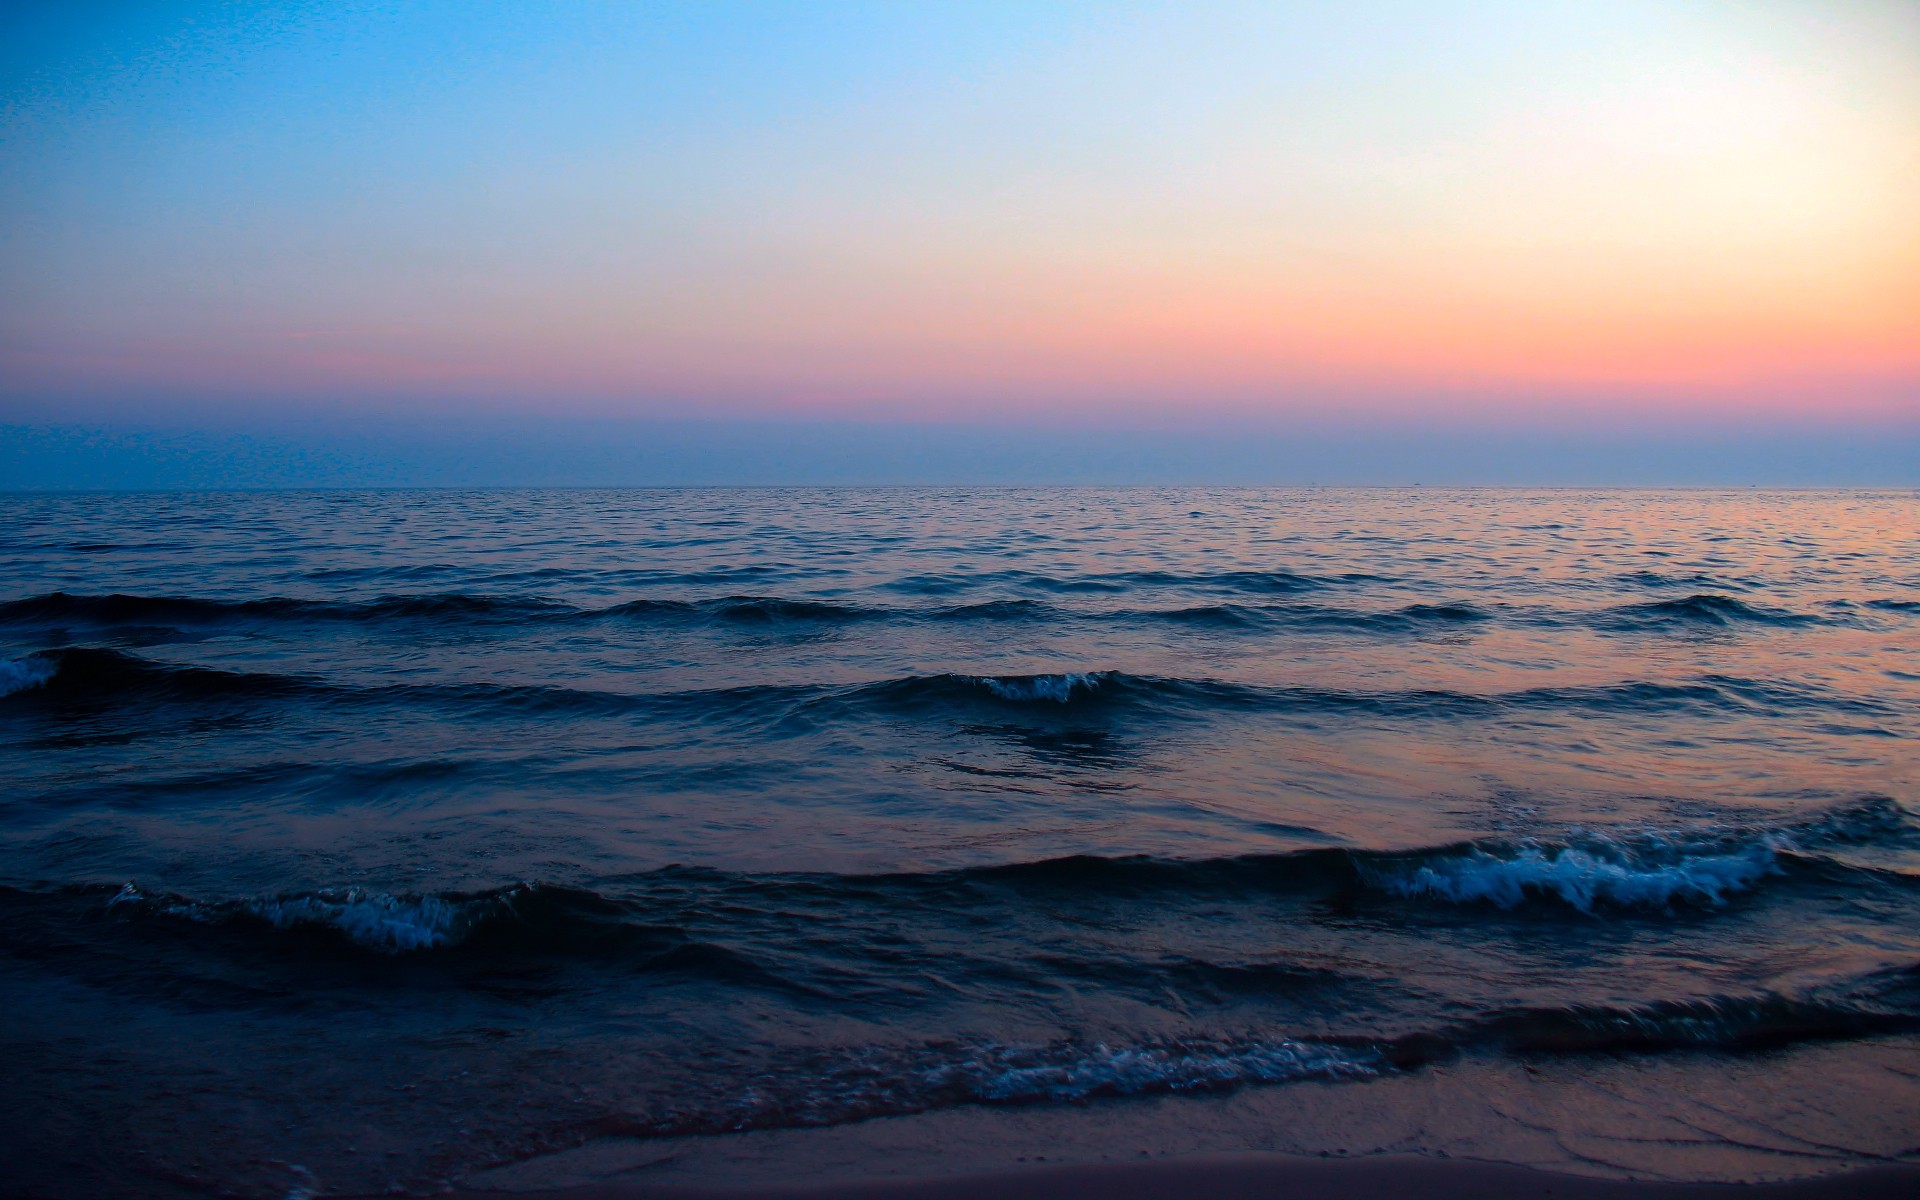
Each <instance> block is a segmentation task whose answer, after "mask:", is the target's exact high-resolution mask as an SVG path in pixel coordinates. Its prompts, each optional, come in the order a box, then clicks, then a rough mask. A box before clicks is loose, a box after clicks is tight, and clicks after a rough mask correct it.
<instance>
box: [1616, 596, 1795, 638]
mask: <svg viewBox="0 0 1920 1200" xmlns="http://www.w3.org/2000/svg"><path fill="white" fill-rule="evenodd" d="M1821 622H1822V618H1820V617H1816V616H1811V615H1809V614H1806V613H1796V612H1790V611H1788V610H1786V609H1781V608H1771V607H1768V606H1766V605H1760V604H1748V603H1747V602H1745V601H1743V600H1736V599H1734V598H1733V597H1732V596H1726V595H1721V594H1720V593H1718V592H1696V593H1694V594H1693V595H1691V596H1687V597H1684V598H1682V599H1678V600H1653V601H1648V602H1646V603H1642V604H1628V605H1624V606H1622V607H1619V608H1612V609H1607V610H1605V611H1603V612H1601V613H1599V614H1597V615H1596V616H1595V617H1594V619H1593V623H1594V624H1595V625H1597V626H1599V627H1600V628H1603V629H1702V628H1710V629H1725V628H1729V627H1732V626H1736V625H1769V626H1776V627H1791V626H1797V625H1815V624H1820V623H1821Z"/></svg>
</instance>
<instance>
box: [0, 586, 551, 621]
mask: <svg viewBox="0 0 1920 1200" xmlns="http://www.w3.org/2000/svg"><path fill="white" fill-rule="evenodd" d="M573 611H575V610H573V609H571V608H569V607H568V606H567V605H564V604H559V603H556V602H553V601H547V600H540V599H536V598H532V597H516V596H475V595H468V594H466V593H463V592H443V593H428V594H424V595H411V596H383V597H381V598H380V599H378V600H369V601H362V602H357V603H356V602H349V601H329V600H296V599H291V598H288V597H284V596H274V597H268V598H266V599H260V600H203V599H195V598H192V597H183V596H132V595H125V594H122V593H117V592H116V593H112V594H109V595H104V596H87V595H71V594H69V593H66V592H49V593H47V594H46V595H43V596H32V597H29V598H27V599H23V600H13V601H9V602H7V603H5V604H0V624H9V625H25V624H36V625H39V624H50V623H60V622H78V623H84V624H89V625H103V626H114V625H128V624H135V625H146V624H153V623H172V624H185V625H218V624H224V623H230V622H235V621H248V620H252V621H374V620H381V619H393V618H457V619H462V620H469V621H488V620H492V621H524V620H529V619H539V618H542V617H553V616H556V615H564V614H567V613H571V612H573Z"/></svg>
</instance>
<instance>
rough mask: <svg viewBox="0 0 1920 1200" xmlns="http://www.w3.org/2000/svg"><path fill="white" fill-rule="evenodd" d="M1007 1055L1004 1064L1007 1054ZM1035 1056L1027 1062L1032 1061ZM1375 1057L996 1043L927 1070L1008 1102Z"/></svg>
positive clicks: (1352, 1063) (1275, 1079)
mask: <svg viewBox="0 0 1920 1200" xmlns="http://www.w3.org/2000/svg"><path fill="white" fill-rule="evenodd" d="M1009 1059H1011V1060H1013V1061H1012V1063H1009V1062H1008V1060H1009ZM1036 1059H1037V1060H1038V1061H1032V1060H1036ZM1379 1070H1380V1066H1379V1060H1378V1056H1377V1055H1375V1054H1373V1053H1371V1052H1355V1051H1351V1050H1343V1049H1340V1048H1337V1047H1332V1046H1317V1045H1313V1044H1310V1043H1306V1042H1293V1041H1277V1042H1252V1043H1246V1044H1240V1045H1221V1044H1200V1045H1180V1044H1173V1045H1167V1046H1108V1045H1106V1044H1104V1043H1100V1044H1095V1045H1093V1046H1051V1047H1044V1048H1039V1049H1020V1048H1006V1047H995V1048H991V1049H989V1050H987V1051H986V1052H984V1053H983V1054H982V1055H981V1057H980V1058H978V1059H975V1060H972V1061H969V1062H967V1063H963V1064H959V1065H956V1066H950V1067H946V1068H943V1069H941V1070H939V1071H936V1072H933V1073H932V1076H933V1079H934V1081H935V1082H937V1083H955V1082H957V1083H959V1084H960V1085H961V1086H962V1088H963V1090H964V1091H966V1092H967V1093H968V1094H970V1095H971V1096H972V1098H973V1099H976V1100H979V1101H981V1102H983V1103H999V1104H1011V1103H1021V1102H1030V1101H1041V1100H1052V1101H1074V1100H1088V1099H1092V1098H1094V1097H1098V1096H1137V1095H1146V1094H1152V1093H1159V1092H1184V1091H1202V1090H1213V1089H1218V1088H1229V1087H1239V1086H1244V1085H1247V1084H1255V1083H1285V1082H1288V1081H1291V1080H1298V1079H1327V1078H1354V1077H1361V1076H1368V1075H1375V1074H1378V1073H1379Z"/></svg>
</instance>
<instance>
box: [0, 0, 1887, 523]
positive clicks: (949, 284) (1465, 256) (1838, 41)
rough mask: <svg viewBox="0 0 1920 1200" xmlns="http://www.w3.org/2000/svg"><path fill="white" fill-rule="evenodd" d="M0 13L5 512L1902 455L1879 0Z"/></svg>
mask: <svg viewBox="0 0 1920 1200" xmlns="http://www.w3.org/2000/svg"><path fill="white" fill-rule="evenodd" d="M0 22H4V24H0V131H3V132H4V136H3V137H0V275H3V276H4V278H5V279H6V280H7V286H6V288H5V289H4V291H3V292H0V425H5V426H6V427H7V431H8V432H7V434H6V437H5V439H4V440H0V464H6V463H12V464H14V465H13V466H12V467H11V468H10V470H11V471H12V472H14V473H15V480H14V481H15V482H16V485H18V486H59V485H60V483H61V481H62V480H65V481H67V482H68V483H69V484H70V485H71V486H99V485H101V484H103V483H105V484H112V483H114V482H115V481H116V480H117V481H119V482H121V483H125V484H127V485H129V486H131V485H134V484H135V483H136V482H138V481H139V480H147V481H148V483H149V484H151V483H153V481H155V480H161V479H171V478H175V477H178V478H185V477H187V476H192V477H193V478H195V479H200V478H202V477H204V476H207V475H208V473H209V472H211V475H212V477H214V478H217V477H218V475H219V467H218V463H219V462H220V461H221V455H222V454H223V453H225V454H227V455H229V456H230V458H231V463H232V466H231V471H232V481H233V482H234V483H235V484H236V485H239V484H240V483H242V482H243V481H244V480H246V479H249V478H253V476H249V475H248V474H247V473H248V472H249V471H254V472H255V474H256V475H257V474H258V472H259V470H262V469H264V468H261V467H260V464H261V463H263V462H266V461H268V460H272V461H276V462H279V461H283V460H284V463H291V464H297V463H300V462H307V463H309V464H313V465H310V466H309V467H308V468H299V467H297V465H296V466H289V465H283V466H280V467H275V468H273V470H272V471H271V472H269V474H274V477H275V478H283V479H286V480H290V481H294V482H298V481H299V480H300V479H301V478H305V476H302V475H301V474H300V471H301V470H302V469H306V470H309V471H310V473H312V476H313V478H315V479H318V478H319V477H320V476H327V477H329V478H336V477H339V478H344V476H340V474H339V472H340V471H341V470H345V468H343V467H339V466H338V464H339V463H341V462H347V461H352V462H358V463H361V464H362V468H356V469H358V470H361V471H362V477H364V478H374V477H376V476H377V477H380V478H387V477H394V478H396V479H398V480H400V481H405V480H408V479H417V480H420V481H427V480H428V479H429V477H431V478H435V479H441V478H451V477H452V476H454V475H458V476H461V477H462V478H461V481H462V482H476V481H484V479H485V478H493V479H497V480H499V481H501V482H507V481H511V480H513V479H520V478H527V477H531V476H539V477H540V481H542V482H559V481H565V480H567V479H577V480H579V481H582V482H588V481H591V482H621V481H623V480H609V479H607V478H605V476H606V475H607V474H608V472H609V471H612V472H613V473H615V474H618V473H619V469H620V468H619V466H618V464H617V463H616V464H612V465H609V464H608V463H607V462H605V461H603V460H604V457H605V456H604V454H602V453H601V451H602V448H604V447H606V446H609V445H625V446H630V447H646V446H653V447H656V448H657V447H662V446H668V445H677V446H680V447H682V449H681V451H679V452H677V453H676V454H672V455H667V456H665V457H664V458H663V457H662V455H661V454H659V453H653V454H651V456H649V453H647V452H643V451H642V450H639V449H636V450H634V451H632V452H631V453H630V454H628V456H627V457H626V458H625V459H622V460H619V461H620V462H624V463H627V464H629V465H628V468H627V469H630V470H631V471H633V472H637V473H640V474H651V475H653V476H658V477H662V478H664V477H665V476H666V475H674V474H675V473H676V472H677V473H678V474H679V475H687V474H688V473H689V471H690V470H691V468H689V467H688V466H687V464H689V463H693V462H701V463H706V464H708V465H707V466H705V467H703V468H702V469H701V470H702V471H703V472H705V475H703V477H702V479H701V480H700V481H703V482H723V481H725V480H724V476H725V475H726V472H727V471H728V470H729V469H733V470H736V471H737V472H739V473H741V474H743V475H746V474H755V473H756V472H757V473H758V475H760V476H765V475H769V474H772V475H781V476H783V477H786V476H791V477H795V478H809V477H820V478H828V477H832V478H842V477H847V476H848V475H849V473H851V475H853V476H862V475H864V476H869V477H874V478H880V477H886V478H889V479H892V478H893V477H895V476H901V475H905V476H908V477H911V476H912V474H913V471H914V470H916V469H917V470H921V471H923V472H924V473H925V474H926V476H927V478H928V479H929V480H930V481H931V480H932V479H933V478H934V477H935V476H938V477H939V478H940V479H941V480H942V481H946V480H948V479H949V477H952V476H954V475H955V474H956V472H957V473H958V474H959V475H961V476H964V475H966V474H967V473H968V472H972V473H974V474H976V475H978V476H980V477H981V478H989V477H991V478H996V479H998V478H1006V477H1010V476H1015V475H1019V476H1030V475H1040V476H1052V475H1061V476H1064V475H1068V474H1075V473H1076V472H1077V473H1078V474H1076V475H1075V477H1076V478H1078V477H1092V476H1099V477H1101V478H1103V479H1112V478H1117V477H1122V476H1127V475H1128V474H1129V473H1131V474H1134V475H1139V476H1141V477H1143V478H1145V477H1149V476H1152V477H1155V478H1160V477H1169V478H1170V477H1174V476H1180V477H1186V476H1187V475H1190V474H1193V473H1195V472H1198V473H1199V474H1201V475H1205V474H1206V471H1207V470H1208V469H1209V468H1208V464H1209V463H1212V464H1214V468H1213V469H1215V470H1217V472H1218V473H1220V474H1221V475H1223V476H1224V475H1229V474H1236V475H1245V474H1249V473H1250V474H1253V475H1262V474H1264V475H1265V476H1270V477H1272V479H1273V480H1276V481H1284V480H1286V479H1291V478H1293V477H1294V476H1295V475H1296V474H1298V472H1299V470H1301V469H1305V465H1311V462H1312V461H1315V460H1318V461H1326V462H1330V463H1331V462H1336V461H1337V462H1339V463H1342V464H1345V465H1344V466H1343V467H1342V470H1343V471H1344V472H1345V473H1347V474H1350V475H1353V476H1355V477H1360V478H1364V477H1368V476H1369V472H1372V473H1375V474H1379V475H1382V476H1386V475H1394V476H1396V477H1398V476H1399V475H1404V474H1406V473H1407V472H1409V471H1416V472H1420V473H1425V474H1430V475H1434V476H1436V477H1441V476H1444V475H1446V474H1447V472H1448V471H1453V472H1455V473H1456V474H1457V473H1461V472H1464V473H1466V474H1469V475H1477V476H1484V477H1486V478H1488V479H1490V480H1491V479H1494V478H1496V477H1498V478H1500V479H1509V477H1510V476H1511V474H1512V473H1513V470H1514V465H1513V463H1512V462H1510V461H1507V460H1505V459H1503V457H1502V452H1501V450H1500V447H1503V446H1504V447H1512V446H1514V445H1519V444H1523V443H1524V444H1526V445H1528V446H1532V447H1534V450H1533V451H1531V452H1529V454H1528V455H1527V456H1526V457H1527V458H1528V459H1529V460H1530V461H1531V462H1532V463H1533V464H1534V466H1533V467H1532V468H1531V469H1533V470H1534V471H1535V473H1537V474H1542V475H1546V476H1550V477H1551V478H1549V479H1543V480H1537V481H1542V482H1550V481H1552V479H1566V480H1568V481H1579V482H1598V481H1604V480H1603V479H1602V478H1601V477H1605V478H1606V479H1615V480H1619V481H1626V480H1628V479H1629V478H1638V477H1639V476H1640V475H1643V474H1645V473H1646V472H1647V470H1649V469H1650V468H1649V464H1655V463H1658V464H1660V465H1659V467H1658V471H1659V472H1662V473H1664V474H1665V475H1670V476H1672V477H1673V478H1674V480H1675V481H1684V480H1687V479H1698V480H1701V481H1705V480H1708V479H1717V478H1720V477H1721V476H1722V475H1725V474H1728V473H1729V472H1731V474H1732V475H1734V476H1738V475H1740V474H1742V473H1746V474H1760V475H1768V474H1769V473H1771V475H1772V476H1777V477H1780V478H1781V479H1782V480H1783V481H1784V480H1785V478H1786V477H1787V476H1793V477H1794V478H1796V479H1811V478H1812V477H1814V476H1818V477H1819V478H1820V480H1821V481H1829V482H1845V481H1847V480H1850V479H1858V480H1859V481H1861V482H1869V481H1872V482H1884V481H1886V478H1887V477H1888V476H1889V473H1891V475H1893V476H1899V475H1900V474H1901V469H1900V467H1899V465H1898V462H1899V460H1898V459H1897V457H1896V458H1895V460H1894V461H1893V462H1892V464H1891V465H1890V464H1889V451H1888V448H1889V447H1895V446H1905V445H1909V444H1911V441H1910V439H1911V437H1912V436H1913V433H1914V431H1915V429H1916V428H1917V427H1920V222H1915V221H1914V220H1912V213H1913V212H1915V211H1920V170H1916V168H1915V165H1914V164H1915V163H1916V162H1920V6H1914V5H1912V4H1908V3H1903V2H1895V0H1886V2H1876V0H1821V2H1819V3H1814V2H1812V0H1804V2H1802V0H1774V2H1771V3H1732V2H1730V0H1723V2H1716V0H1700V2H1695V3H1686V4H1681V3H1662V2H1655V0H1615V2H1612V3H1605V4H1602V3H1545V2H1538V0H1535V2H1528V3H1520V2H1518V0H1486V2H1483V3H1464V2H1456V3H1438V2H1426V3H1416V2H1412V0H1399V2H1389V0H1372V2H1365V3H1346V4H1334V3H1297V4H1233V3H1212V4H1206V3H1193V4H1149V3H1114V4H1101V5H1094V4H1041V3H1026V4H968V5H899V4H867V5H862V4H805V5H803V4H649V5H616V4H585V3H580V4H537V3H517V4H495V5H487V4H473V3H467V4H451V3H439V2H423V3H404V4H345V3H334V4H283V5H273V6H256V5H238V4H165V3H148V4H122V5H102V4H92V5H90V4H84V3H83V4H61V5H35V4H26V5H14V6H9V8H8V9H7V11H6V14H5V15H4V16H0ZM529 430H538V431H540V432H539V435H538V437H533V436H531V435H530V434H529V433H528V432H527V431H529ZM488 431H492V432H491V433H489V432H488ZM1172 433H1178V435H1179V436H1178V437H1177V438H1176V437H1170V434H1172ZM483 435H484V436H483ZM484 437H494V438H496V441H494V442H489V443H485V444H484V445H483V444H482V443H483V441H484ZM1716 438H1717V439H1719V440H1718V441H1716V440H1715V439H1716ZM1183 439H1184V440H1183ZM1208 439H1211V441H1209V440H1208ZM1314 439H1318V441H1314ZM1768 439H1773V441H1768ZM1903 439H1908V440H1903ZM1309 442H1312V444H1315V445H1319V446H1321V447H1322V450H1321V451H1319V452H1316V455H1308V456H1306V462H1305V465H1303V462H1302V461H1301V456H1300V455H1298V454H1290V452H1288V451H1286V450H1285V449H1284V447H1287V446H1293V447H1299V446H1302V445H1306V444H1308V443H1309ZM535 443H538V445H539V447H540V449H539V450H538V451H537V453H536V451H535V450H534V449H533V448H532V447H533V446H534V444H535ZM1203 443H1204V444H1206V445H1211V446H1215V447H1217V449H1216V450H1211V451H1209V450H1203V449H1200V448H1199V447H1200V446H1201V445H1202V444H1203ZM1763 444H1764V445H1767V446H1773V447H1774V448H1773V449H1766V450H1762V449H1760V447H1761V446H1762V445H1763ZM136 445H137V446H139V447H143V448H141V449H138V450H134V449H129V448H130V447H134V446H136ZM916 445H924V446H925V447H928V448H929V449H928V451H927V453H926V454H921V453H920V452H918V451H909V450H908V449H906V448H907V447H911V446H916ZM959 445H964V446H966V447H968V449H967V450H966V451H965V452H964V453H960V452H958V451H956V452H955V453H954V454H951V455H948V456H947V457H946V458H942V457H941V455H940V454H939V453H936V452H935V451H937V450H938V449H939V448H940V447H942V446H959ZM223 446H224V447H227V450H225V451H222V450H220V449H219V447H223ZM751 446H759V447H762V449H761V450H753V451H749V450H748V449H747V448H748V447H751ZM852 446H864V447H866V448H867V449H866V450H865V451H864V452H863V453H864V456H865V457H864V458H863V459H861V460H860V461H858V462H853V463H851V465H850V464H849V460H848V451H847V448H848V447H852ZM1041 446H1055V447H1061V448H1062V449H1060V450H1059V452H1057V453H1055V452H1047V453H1041V452H1038V451H1036V450H1033V449H1032V448H1033V447H1041ZM1075 446H1078V447H1080V449H1079V450H1073V449H1070V448H1071V447H1075ZM1252 446H1265V447H1268V448H1269V449H1268V450H1267V451H1265V452H1264V453H1265V457H1264V458H1260V459H1258V460H1257V461H1243V459H1245V457H1246V452H1247V451H1246V448H1247V447H1252ZM1681 446H1690V447H1694V448H1695V450H1694V452H1695V453H1696V454H1697V457H1695V458H1692V459H1689V458H1688V457H1687V456H1686V455H1685V454H1677V453H1674V452H1673V451H1674V449H1675V448H1677V447H1681ZM86 447H92V448H93V449H92V450H85V448H86ZM112 447H120V448H121V449H120V450H111V451H110V448H112ZM194 447H197V449H195V448H194ZM245 447H252V448H253V449H251V450H248V449H245ZM267 447H279V448H281V449H279V450H274V451H272V452H271V453H269V452H268V451H267V450H266V449H263V448H267ZM356 447H357V448H356ZM726 447H732V448H733V449H732V450H731V451H728V450H726V449H725V448H726ZM835 447H838V449H835ZM1021 447H1026V448H1027V449H1021ZM1094 447H1106V449H1105V450H1104V451H1099V452H1095V451H1094V450H1093V449H1092V448H1094ZM1393 447H1399V449H1392V448H1393ZM1548 447H1557V448H1558V449H1554V450H1549V449H1547V448H1548ZM1582 447H1586V448H1587V450H1586V451H1583V450H1582ZM1601 447H1612V449H1610V450H1606V451H1605V452H1604V453H1602V451H1601V449H1599V448H1601ZM1716 447H1717V448H1716ZM1796 447H1798V448H1799V449H1798V450H1796ZM1156 448H1157V449H1156ZM1849 448H1851V449H1850V450H1849ZM516 452H518V453H521V454H523V455H525V456H526V457H525V459H524V461H521V462H519V463H518V464H517V465H516V463H515V460H514V454H515V453H516ZM1099 453H1105V454H1107V455H1108V459H1107V461H1106V462H1105V463H1104V464H1102V463H1101V462H1099V461H1083V460H1086V459H1087V457H1088V455H1089V454H1092V455H1093V458H1094V459H1095V460H1097V459H1098V454H1099ZM1156 453H1157V454H1159V455H1160V457H1158V458H1156V457H1155V455H1156ZM1796 453H1799V454H1801V456H1802V459H1804V461H1802V460H1801V459H1795V457H1794V455H1795V454H1796ZM262 454H265V455H266V458H264V459H263V458H261V457H260V456H261V455H262ZM929 454H930V455H932V457H928V456H927V455H929ZM1583 454H1584V458H1583ZM169 455H174V456H177V457H178V462H177V463H175V465H174V468H173V469H171V474H169V469H166V463H167V461H168V456H169ZM274 455H281V458H274ZM765 455H772V456H773V457H772V459H771V460H769V462H766V463H761V458H762V457H764V456H765ZM1143 455H1144V457H1143ZM1423 455H1424V456H1425V459H1423V458H1422V456H1423ZM116 456H117V457H116ZM342 456H344V457H342ZM463 456H464V462H465V464H466V466H465V467H464V468H462V467H460V465H459V461H457V460H461V459H462V458H463ZM756 456H759V457H756ZM1783 456H1784V457H1783ZM856 457H858V456H856ZM729 459H731V461H732V462H733V463H734V466H733V467H732V468H729V467H728V466H727V465H726V464H727V462H728V460H729ZM1816 460H1817V461H1816ZM323 462H331V463H335V464H336V465H335V466H333V467H323V466H320V465H317V464H321V463H323ZM376 462H377V463H378V464H383V465H378V466H375V465H371V464H375V463H376ZM115 463H118V464H119V465H117V466H116V465H114V464H115ZM750 463H761V465H759V466H749V464H750ZM916 463H917V464H919V466H918V467H915V466H913V464H916ZM1583 463H1584V464H1585V465H1582V464H1583ZM88 464H90V465H88ZM143 464H144V465H143ZM248 464H253V465H252V466H249V465H248ZM435 464H438V465H435ZM481 464H492V465H491V466H487V467H485V468H484V469H483V468H482V465H481ZM1262 464H1264V465H1262ZM1370 464H1371V465H1370ZM1423 464H1424V465H1423ZM1606 464H1611V465H1606ZM1582 471H1585V472H1586V473H1587V474H1588V475H1591V476H1594V478H1592V479H1579V480H1576V479H1575V476H1577V475H1579V474H1580V473H1581V472H1582ZM22 472H24V474H22ZM156 472H157V473H156ZM329 472H332V474H329ZM468 476H472V477H474V478H467V477H468ZM708 476H711V478H708ZM1907 478H1909V479H1912V481H1914V482H1920V479H1913V475H1912V473H1911V472H1909V473H1908V475H1907ZM645 481H646V480H644V479H634V480H631V482H645ZM899 481H911V478H907V479H903V480H899ZM1509 481H1512V480H1509Z"/></svg>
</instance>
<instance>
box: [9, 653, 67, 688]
mask: <svg viewBox="0 0 1920 1200" xmlns="http://www.w3.org/2000/svg"><path fill="white" fill-rule="evenodd" d="M59 669H60V664H59V661H58V660H56V659H53V658H49V657H47V656H45V655H39V654H29V655H28V656H27V657H25V658H5V659H0V696H11V695H13V694H14V693H15V692H24V691H26V690H27V689H29V688H37V687H39V686H40V685H41V684H43V683H45V682H47V680H49V679H52V678H53V676H54V673H55V672H57V671H58V670H59Z"/></svg>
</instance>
